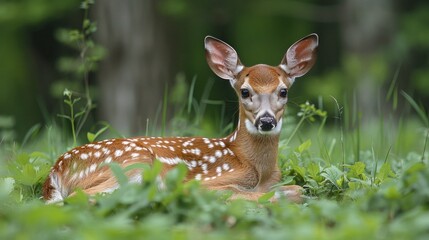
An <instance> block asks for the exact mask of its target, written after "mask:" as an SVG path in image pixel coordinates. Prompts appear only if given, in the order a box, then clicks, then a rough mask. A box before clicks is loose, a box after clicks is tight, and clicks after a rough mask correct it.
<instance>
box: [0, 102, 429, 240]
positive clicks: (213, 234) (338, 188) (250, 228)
mask: <svg viewBox="0 0 429 240" xmlns="http://www.w3.org/2000/svg"><path fill="white" fill-rule="evenodd" d="M300 108H301V110H300V111H299V113H298V114H297V116H296V115H295V116H293V115H291V114H288V115H287V117H286V119H285V124H284V130H283V133H282V134H283V135H282V141H281V143H280V146H279V148H280V155H279V164H280V167H281V170H282V173H283V179H282V182H281V183H280V185H282V184H299V185H302V186H304V187H305V189H306V196H307V198H306V201H305V203H304V204H301V205H298V204H292V203H289V202H288V201H287V200H283V201H280V202H278V203H275V204H272V203H268V202H267V199H268V198H269V197H270V196H271V193H268V194H267V195H266V196H263V197H262V198H261V199H260V200H259V202H248V201H243V200H237V201H226V200H225V199H226V198H227V197H228V193H219V192H208V191H205V190H203V189H201V188H200V187H199V183H198V182H197V181H192V182H188V183H183V182H182V181H181V180H182V179H183V177H184V175H185V174H186V167H184V166H179V167H178V168H177V169H175V170H173V171H171V172H170V173H169V174H168V176H167V178H166V185H167V189H166V190H163V191H160V190H158V189H157V187H156V186H157V185H156V183H155V182H156V175H157V173H158V172H159V170H160V166H159V164H155V165H154V166H153V167H151V168H149V167H148V166H140V165H138V166H133V167H136V168H141V169H142V172H143V176H144V183H143V184H142V185H136V184H129V183H127V182H126V180H125V179H124V173H123V171H122V170H121V169H119V168H117V166H114V165H112V170H113V171H114V172H115V175H116V176H117V178H118V181H119V182H120V184H121V186H122V187H121V188H120V189H119V190H117V191H115V192H114V193H113V194H110V195H104V196H102V195H99V196H96V197H95V199H92V200H90V199H89V198H88V196H86V195H85V194H83V193H78V194H77V195H75V196H73V197H71V198H69V199H67V201H66V202H65V203H64V205H62V206H58V205H45V204H44V203H43V201H42V200H41V199H40V189H41V183H42V182H43V180H44V179H45V178H46V176H47V174H48V171H49V169H50V166H51V165H52V164H53V163H54V161H55V160H56V157H57V156H58V155H60V154H61V153H62V152H64V151H66V150H67V149H69V148H70V147H71V146H72V145H73V143H72V142H73V139H67V138H64V136H63V134H62V132H61V131H59V130H58V128H56V127H54V126H51V127H47V128H45V129H40V128H38V127H35V128H34V129H31V130H30V131H29V134H27V137H26V139H25V140H24V141H23V142H21V143H16V142H13V141H7V139H6V138H3V141H2V143H1V145H0V153H1V160H0V161H1V162H0V166H1V168H0V176H1V178H0V238H1V239H118V238H121V239H123V238H140V239H141V238H143V239H155V238H156V239H364V238H366V239H427V237H428V236H429V211H428V208H429V169H428V167H427V164H428V153H427V151H426V149H425V148H426V143H427V128H425V127H423V126H422V124H419V123H418V122H415V121H413V120H411V119H410V120H406V121H405V120H404V121H403V123H402V124H400V125H398V124H397V123H394V122H395V121H388V120H386V121H378V122H376V123H373V124H367V125H365V126H362V127H360V128H355V129H353V130H347V131H345V130H343V129H342V127H341V125H342V124H338V125H335V126H333V127H327V126H325V120H326V118H327V116H329V114H327V113H326V112H323V111H321V110H318V109H316V108H315V107H314V106H313V105H311V104H308V103H307V104H302V105H301V106H300ZM167 129H168V128H167ZM38 130H41V131H38ZM167 131H168V130H167ZM201 133H203V132H201ZM195 134H196V135H198V132H195ZM88 137H89V138H91V139H92V140H93V138H94V137H95V134H88ZM94 202H95V203H94Z"/></svg>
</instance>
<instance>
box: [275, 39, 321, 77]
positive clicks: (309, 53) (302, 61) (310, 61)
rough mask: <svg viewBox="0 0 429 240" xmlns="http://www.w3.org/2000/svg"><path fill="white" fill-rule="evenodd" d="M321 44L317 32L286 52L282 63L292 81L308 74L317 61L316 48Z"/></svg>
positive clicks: (281, 65) (299, 41)
mask: <svg viewBox="0 0 429 240" xmlns="http://www.w3.org/2000/svg"><path fill="white" fill-rule="evenodd" d="M318 45H319V37H318V36H317V34H315V33H313V34H310V35H308V36H306V37H304V38H302V39H300V40H298V41H297V42H296V43H294V44H293V45H292V46H291V47H290V48H289V49H288V50H287V52H286V54H285V55H284V57H283V60H282V62H281V63H280V68H282V69H283V70H284V71H285V72H286V73H287V74H288V75H289V78H290V79H291V81H292V82H291V83H293V81H294V80H295V78H297V77H301V76H302V75H304V74H306V73H307V72H308V71H309V70H310V69H311V67H313V65H314V63H315V62H316V50H317V46H318Z"/></svg>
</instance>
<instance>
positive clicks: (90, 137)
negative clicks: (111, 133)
mask: <svg viewBox="0 0 429 240" xmlns="http://www.w3.org/2000/svg"><path fill="white" fill-rule="evenodd" d="M109 127H110V126H109V125H108V124H106V125H105V126H104V127H102V128H101V129H100V130H98V131H97V132H96V133H91V132H88V133H87V134H86V137H87V138H88V141H89V142H94V141H95V139H96V138H97V137H98V136H100V135H101V134H102V133H104V132H105V131H106V130H107V129H109Z"/></svg>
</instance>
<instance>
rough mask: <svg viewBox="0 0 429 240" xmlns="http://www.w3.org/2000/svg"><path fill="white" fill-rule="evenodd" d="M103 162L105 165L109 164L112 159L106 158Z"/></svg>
mask: <svg viewBox="0 0 429 240" xmlns="http://www.w3.org/2000/svg"><path fill="white" fill-rule="evenodd" d="M104 162H105V163H106V164H107V163H111V162H112V157H111V156H108V157H107V158H106V160H104Z"/></svg>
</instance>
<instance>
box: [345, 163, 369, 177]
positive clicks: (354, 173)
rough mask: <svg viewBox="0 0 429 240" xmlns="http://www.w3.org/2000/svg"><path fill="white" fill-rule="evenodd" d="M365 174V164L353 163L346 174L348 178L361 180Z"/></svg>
mask: <svg viewBox="0 0 429 240" xmlns="http://www.w3.org/2000/svg"><path fill="white" fill-rule="evenodd" d="M364 173H365V163H363V162H355V163H354V164H353V165H352V166H351V167H350V171H349V172H348V173H347V177H349V178H353V177H354V178H361V177H362V175H364Z"/></svg>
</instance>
